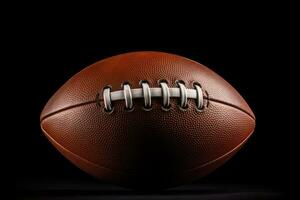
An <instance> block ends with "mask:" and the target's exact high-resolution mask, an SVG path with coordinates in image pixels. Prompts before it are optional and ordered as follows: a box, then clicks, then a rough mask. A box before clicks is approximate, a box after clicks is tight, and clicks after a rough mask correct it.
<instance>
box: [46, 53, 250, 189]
mask: <svg viewBox="0 0 300 200" xmlns="http://www.w3.org/2000/svg"><path fill="white" fill-rule="evenodd" d="M160 79H165V80H167V81H168V86H169V87H176V85H175V80H183V81H184V82H185V83H186V86H187V87H188V88H193V86H192V83H193V81H197V82H199V83H200V84H201V85H202V88H203V89H204V90H205V91H207V93H208V94H209V98H208V97H206V99H205V108H204V110H203V111H202V112H198V111H197V110H196V108H195V102H194V100H191V99H189V100H188V109H187V110H185V111H183V110H182V109H181V108H180V107H179V106H178V105H179V99H171V109H170V110H169V111H164V110H162V109H161V99H159V98H153V99H152V104H153V108H152V110H151V111H145V110H143V99H134V100H133V102H134V110H133V111H131V112H128V111H126V110H124V107H125V103H124V101H116V102H113V106H114V112H112V113H111V114H108V113H106V112H105V111H104V109H103V102H102V94H101V93H102V89H103V87H105V86H106V85H111V86H112V91H115V90H120V89H121V84H122V83H124V82H125V81H126V82H129V83H130V85H131V87H132V88H138V87H140V85H139V82H140V80H147V81H148V82H149V85H150V87H157V86H158V84H157V81H158V80H160ZM98 92H100V93H99V94H100V102H98V103H99V104H100V105H98V104H97V103H96V101H95V99H96V95H97V93H98ZM41 127H42V129H43V131H44V133H45V135H46V136H47V137H48V138H49V140H50V141H51V143H52V144H53V145H54V146H55V147H56V148H57V149H58V150H59V151H60V152H61V153H62V154H63V155H64V156H66V157H67V158H68V159H69V160H70V161H71V162H73V163H74V164H75V165H77V166H78V167H80V168H81V169H83V170H84V171H86V172H88V173H90V174H92V175H94V176H97V177H99V178H102V179H105V180H109V181H113V182H117V183H121V184H125V185H126V184H127V185H138V184H139V183H141V182H147V183H148V184H149V183H153V182H156V183H160V184H158V185H164V186H170V185H173V184H180V183H183V182H185V181H190V180H194V179H196V178H199V177H201V176H203V175H206V174H207V173H209V172H210V171H212V170H214V169H215V168H217V167H218V166H219V165H221V164H222V163H223V162H225V161H226V160H228V159H229V158H230V157H231V156H232V155H233V154H234V153H235V152H236V151H237V149H239V148H240V147H241V145H242V144H243V143H244V142H245V141H246V140H247V138H248V137H249V136H250V135H251V134H252V132H253V130H254V128H255V118H254V114H253V113H252V111H251V109H250V108H249V106H248V105H247V103H246V102H245V100H244V99H243V98H242V97H241V96H240V95H239V94H238V92H237V91H236V90H235V89H234V88H233V87H231V86H230V85H229V84H228V83H227V82H226V81H225V80H224V79H222V78H221V77H220V76H218V75H217V74H216V73H214V72H212V71H211V70H209V69H208V68H206V67H205V66H203V65H201V64H199V63H196V62H194V61H191V60H188V59H186V58H183V57H180V56H176V55H171V54H166V53H160V52H135V53H127V54H122V55H119V56H114V57H111V58H108V59H105V60H102V61H100V62H97V63H95V64H93V65H91V66H90V67H88V68H86V69H84V70H83V71H81V72H79V73H78V74H76V75H75V76H73V77H72V78H71V79H70V80H69V81H68V82H67V83H66V84H65V85H63V86H62V87H61V88H60V89H59V90H58V91H57V92H56V93H55V95H54V96H53V97H52V98H51V99H50V100H49V102H48V103H47V105H46V106H45V108H44V110H43V112H42V114H41Z"/></svg>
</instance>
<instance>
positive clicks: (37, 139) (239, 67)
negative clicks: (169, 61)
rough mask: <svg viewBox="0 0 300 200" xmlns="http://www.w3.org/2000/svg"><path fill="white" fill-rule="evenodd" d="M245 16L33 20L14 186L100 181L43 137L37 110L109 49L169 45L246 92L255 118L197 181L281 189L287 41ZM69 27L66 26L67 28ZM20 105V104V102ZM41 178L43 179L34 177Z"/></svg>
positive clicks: (21, 74) (24, 60)
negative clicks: (229, 152) (242, 139)
mask: <svg viewBox="0 0 300 200" xmlns="http://www.w3.org/2000/svg"><path fill="white" fill-rule="evenodd" d="M251 20H252V19H249V20H247V19H246V20H244V21H243V23H240V22H235V23H224V24H223V23H220V24H218V25H216V24H214V23H212V24H210V25H209V26H208V27H207V28H204V27H203V26H202V24H201V23H199V24H197V23H194V24H192V25H191V24H188V23H180V24H176V23H173V22H170V23H167V21H166V24H165V25H164V24H161V26H155V25H153V24H151V23H150V22H149V23H144V24H143V25H141V24H139V22H136V23H134V24H131V23H130V22H128V21H121V22H120V23H118V26H110V24H109V23H110V22H108V21H107V22H102V21H101V22H99V23H96V24H92V25H86V26H83V27H80V28H79V27H78V26H77V24H76V23H75V24H72V25H70V24H68V25H66V24H64V23H62V24H60V25H57V24H52V23H49V22H43V23H37V22H34V23H29V24H26V28H25V27H23V28H24V29H23V30H22V34H21V35H19V37H18V40H20V43H19V45H18V46H16V51H18V53H20V55H21V56H20V57H19V59H18V61H21V62H20V64H19V63H18V64H16V65H15V66H14V69H13V70H15V72H18V73H17V74H18V80H19V86H18V96H19V97H22V98H21V102H19V105H20V104H21V105H23V106H22V107H21V114H20V115H21V121H20V123H19V124H17V125H15V126H14V127H13V129H14V132H16V133H17V137H18V139H17V140H16V142H17V145H16V146H17V152H18V154H17V157H16V159H17V161H16V162H17V163H18V168H17V170H16V172H17V173H16V181H17V190H24V188H26V187H27V186H28V185H29V184H30V183H32V182H38V183H39V182H48V180H49V181H50V180H51V181H53V180H57V182H59V181H60V180H75V181H76V180H80V181H82V180H84V181H88V182H89V181H90V182H93V183H95V182H97V181H96V180H94V179H93V178H91V177H89V176H88V175H86V174H85V173H84V172H82V171H80V170H79V169H77V168H76V167H75V166H73V165H72V164H71V163H69V162H68V161H67V160H66V159H65V158H64V157H63V156H61V155H60V154H59V153H58V152H57V151H56V150H55V149H54V147H52V145H51V144H50V143H49V142H48V141H47V139H46V138H45V137H44V136H43V133H42V131H41V130H40V126H39V115H40V112H41V110H42V109H43V106H44V105H45V104H46V102H47V100H48V99H49V98H50V97H51V96H52V95H53V93H54V92H55V91H56V90H57V89H58V88H59V87H60V86H61V85H62V84H64V83H65V82H66V81H67V80H68V79H69V78H70V77H71V76H73V75H74V74H75V73H77V72H78V71H80V70H81V69H83V68H84V67H86V66H88V65H90V64H92V63H94V62H96V61H98V60H101V59H103V58H106V57H108V56H112V55H116V54H120V53H124V52H130V51H140V50H154V51H164V52H170V53H175V54H179V55H182V56H185V57H188V58H190V59H193V60H196V61H198V62H200V63H202V64H204V65H206V66H208V67H209V68H211V69H212V70H213V71H215V72H217V73H218V74H219V75H221V76H222V77H224V78H225V79H226V80H227V81H228V82H229V83H231V84H232V85H233V86H234V87H235V88H236V89H237V90H238V91H239V92H240V94H241V95H242V96H243V97H244V98H245V99H246V101H247V102H248V103H249V105H250V107H251V108H252V109H253V112H254V113H255V115H256V118H257V126H256V129H255V132H254V134H253V136H252V137H251V138H250V140H249V141H248V142H247V144H246V145H245V146H244V147H243V148H242V149H241V150H240V152H239V153H238V154H237V155H236V156H235V157H234V158H232V159H231V160H230V161H229V162H227V163H226V164H225V165H224V166H222V167H221V168H219V169H218V170H216V171H215V172H213V173H212V174H210V175H208V176H207V177H205V178H204V179H202V180H200V181H199V182H197V183H195V184H203V183H209V184H216V183H221V184H237V185H239V184H243V185H259V186H260V187H262V188H264V187H266V188H272V189H274V190H279V191H281V190H282V188H283V186H284V185H286V181H287V178H286V177H287V176H288V175H287V174H288V171H289V170H287V169H288V167H287V166H286V160H287V159H288V158H287V157H288V156H287V154H286V147H287V146H288V145H286V144H285V138H287V137H288V135H289V134H290V130H289V127H287V126H286V124H287V122H288V121H289V119H288V118H287V117H286V115H285V113H284V109H283V107H284V106H285V102H286V99H285V98H284V97H286V95H287V94H286V93H285V91H286V90H285V89H286V85H285V81H283V77H286V71H287V70H288V69H289V67H288V65H284V61H285V60H284V59H282V57H283V54H284V51H282V49H281V48H280V47H281V46H282V45H284V44H283V43H284V42H283V41H282V40H274V38H278V37H276V35H274V34H276V30H277V28H276V26H275V25H274V24H272V23H273V22H269V23H266V21H263V22H261V21H260V20H258V19H256V21H254V22H253V21H251ZM66 26H68V27H67V28H66ZM18 109H19V108H18ZM37 185H39V184H37Z"/></svg>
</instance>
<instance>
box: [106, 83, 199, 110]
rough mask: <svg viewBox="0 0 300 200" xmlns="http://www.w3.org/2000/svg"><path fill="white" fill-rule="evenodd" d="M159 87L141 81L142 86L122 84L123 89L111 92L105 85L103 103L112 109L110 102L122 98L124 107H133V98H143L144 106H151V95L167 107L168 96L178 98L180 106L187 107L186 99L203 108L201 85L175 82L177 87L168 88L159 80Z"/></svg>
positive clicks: (147, 107) (168, 102) (108, 108)
mask: <svg viewBox="0 0 300 200" xmlns="http://www.w3.org/2000/svg"><path fill="white" fill-rule="evenodd" d="M159 85H160V87H153V88H150V87H149V84H148V83H147V82H142V84H141V86H142V88H133V89H132V88H131V87H130V85H129V84H128V83H126V84H124V85H123V90H117V91H113V92H111V88H109V87H106V88H104V90H103V103H104V108H105V110H106V111H108V112H111V111H113V106H112V102H113V101H119V100H124V101H125V108H126V109H128V110H132V109H133V99H136V98H144V107H145V108H146V109H149V108H151V106H152V104H151V99H152V98H153V97H158V98H162V107H163V108H166V109H168V108H169V107H170V98H180V107H182V108H183V109H185V108H187V105H188V99H195V100H196V107H197V109H199V110H202V109H203V105H204V104H203V101H204V97H203V91H202V88H201V85H200V84H198V83H195V84H194V88H193V89H191V88H186V86H185V85H184V83H183V82H179V81H178V82H177V85H178V87H175V88H169V87H168V85H167V83H166V82H160V83H159Z"/></svg>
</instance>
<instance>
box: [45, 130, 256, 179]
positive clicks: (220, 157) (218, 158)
mask: <svg viewBox="0 0 300 200" xmlns="http://www.w3.org/2000/svg"><path fill="white" fill-rule="evenodd" d="M41 129H42V130H43V132H44V133H45V135H46V136H47V137H48V138H49V139H50V140H52V141H53V142H55V143H56V145H58V146H59V147H60V148H62V149H63V150H65V151H67V152H69V153H70V154H72V155H74V156H75V157H77V158H78V159H81V160H83V161H84V162H86V163H88V164H91V165H93V166H95V167H97V168H102V169H105V170H108V171H111V172H112V173H116V174H121V175H135V174H134V173H126V172H122V171H119V170H115V169H110V168H108V167H105V166H102V165H99V164H96V163H94V162H92V161H89V160H87V159H86V158H83V157H81V156H79V155H78V154H76V153H74V152H72V151H70V150H69V149H67V148H65V147H64V146H62V145H61V144H60V143H58V142H57V141H56V140H55V139H54V138H53V137H51V136H50V135H49V134H48V133H47V131H46V130H45V129H44V128H43V127H42V125H41ZM253 132H254V128H253V130H252V131H251V132H250V133H249V134H248V136H247V137H246V138H245V139H244V140H243V141H242V142H240V143H239V144H238V145H236V146H235V147H234V148H233V149H231V150H230V151H228V152H226V153H225V154H223V155H222V156H219V157H217V158H215V159H213V160H211V161H208V162H206V163H204V164H202V165H200V166H197V167H193V168H191V169H187V170H184V171H183V172H182V174H183V175H184V174H185V173H191V172H193V171H196V170H199V169H201V168H203V167H205V166H207V165H210V164H213V163H215V162H217V161H218V160H220V159H222V158H223V157H225V156H227V155H228V154H230V153H232V152H233V151H235V150H236V149H238V148H240V147H241V146H242V145H244V144H245V143H246V141H247V140H248V139H249V138H250V136H251V135H252V133H253Z"/></svg>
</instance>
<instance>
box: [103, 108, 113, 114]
mask: <svg viewBox="0 0 300 200" xmlns="http://www.w3.org/2000/svg"><path fill="white" fill-rule="evenodd" d="M114 110H115V109H114V108H112V109H111V110H107V109H105V108H103V111H104V112H105V113H107V114H111V113H113V112H114Z"/></svg>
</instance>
